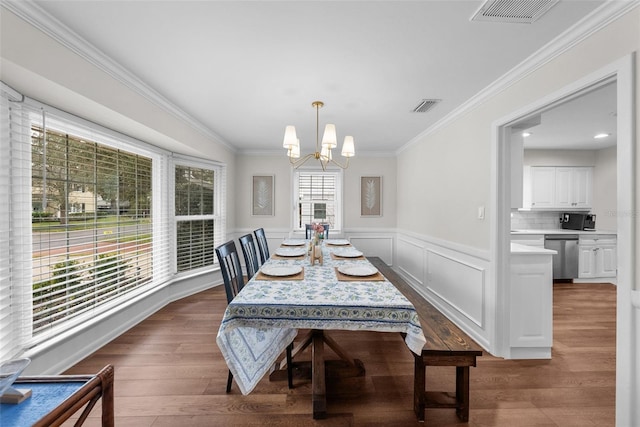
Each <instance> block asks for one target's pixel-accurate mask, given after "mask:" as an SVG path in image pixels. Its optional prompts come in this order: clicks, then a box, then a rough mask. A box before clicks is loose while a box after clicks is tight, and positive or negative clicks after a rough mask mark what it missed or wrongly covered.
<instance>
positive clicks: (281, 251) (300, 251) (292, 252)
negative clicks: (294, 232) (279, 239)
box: [276, 247, 307, 256]
mask: <svg viewBox="0 0 640 427" xmlns="http://www.w3.org/2000/svg"><path fill="white" fill-rule="evenodd" d="M306 253H307V250H306V249H305V248H298V247H293V248H278V249H276V255H280V256H300V255H304V254H306Z"/></svg>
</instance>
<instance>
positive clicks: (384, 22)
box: [36, 0, 604, 155]
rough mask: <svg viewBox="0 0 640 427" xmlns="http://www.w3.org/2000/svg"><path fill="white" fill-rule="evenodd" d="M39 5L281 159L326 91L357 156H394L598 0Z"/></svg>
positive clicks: (312, 128)
mask: <svg viewBox="0 0 640 427" xmlns="http://www.w3.org/2000/svg"><path fill="white" fill-rule="evenodd" d="M36 3H37V4H38V5H39V6H40V7H42V8H43V9H44V10H45V11H46V12H48V13H49V14H51V15H52V16H54V17H55V18H57V19H58V20H59V21H61V22H62V23H63V24H64V25H66V26H67V27H69V28H70V29H71V30H73V31H74V32H76V33H77V34H78V35H80V36H81V37H82V38H83V39H85V40H86V41H87V42H89V43H90V44H91V45H93V46H94V47H95V48H97V49H98V50H100V51H102V52H103V53H104V54H106V55H107V56H108V57H110V58H111V59H112V60H114V61H115V62H117V63H118V64H120V65H121V66H122V67H124V68H125V69H127V70H128V71H130V72H131V73H133V74H134V75H135V76H137V77H138V78H139V79H141V80H142V81H144V82H145V83H146V84H147V85H148V86H149V87H151V88H152V89H154V90H155V91H157V92H158V93H159V94H161V95H162V96H164V97H165V98H166V99H168V100H169V101H170V102H171V103H172V104H174V105H175V106H177V107H178V108H179V109H181V110H183V111H184V112H186V113H187V114H188V115H189V116H191V117H192V118H193V119H195V120H196V121H198V122H200V123H201V124H203V125H204V126H205V127H206V128H208V129H209V130H210V131H211V132H212V133H214V134H216V135H218V136H219V137H220V138H221V139H222V140H223V141H224V142H226V143H227V144H229V145H232V146H234V147H236V148H237V149H238V150H239V151H241V152H265V151H270V150H282V151H283V154H284V149H282V148H281V147H282V139H283V135H284V129H285V126H286V125H295V126H296V129H297V133H298V137H299V138H300V141H301V151H302V153H303V154H304V153H306V152H309V151H312V149H313V146H314V145H315V140H316V116H315V110H314V109H313V108H312V106H311V103H312V102H313V101H315V100H321V101H323V102H324V103H325V106H324V108H322V109H321V110H320V126H321V127H322V126H323V125H324V124H325V123H335V125H336V128H337V133H338V139H339V144H340V145H341V141H342V138H343V137H344V136H345V135H352V136H353V137H354V138H355V143H356V155H357V153H365V152H366V153H372V154H374V153H388V152H395V151H396V150H398V149H399V148H401V147H402V146H404V145H405V144H407V143H408V142H411V141H412V140H413V139H414V138H416V137H417V136H418V135H420V134H421V133H423V132H425V131H426V130H427V129H429V128H430V127H431V126H433V125H434V124H436V123H437V122H438V121H439V120H441V119H443V118H444V117H445V116H446V115H447V114H449V113H450V112H452V111H454V110H455V109H456V108H458V107H459V106H460V105H462V104H463V103H465V102H466V101H468V100H469V99H470V98H472V97H473V96H474V95H476V94H478V93H479V92H480V91H481V90H482V89H484V88H485V87H487V86H489V85H490V84H491V83H492V82H494V81H496V80H497V79H499V78H500V77H501V76H503V75H504V74H505V73H507V72H508V71H509V70H511V69H513V68H514V67H516V66H517V65H518V64H520V63H521V62H523V61H524V60H525V59H527V58H528V57H529V56H531V55H532V54H533V53H535V52H536V51H538V50H539V49H540V48H541V47H543V46H544V45H546V44H547V43H549V42H550V41H552V40H553V39H554V38H556V37H557V36H558V35H559V34H561V33H563V32H564V31H565V30H567V29H569V28H570V27H571V26H572V25H573V24H575V23H576V22H578V21H580V20H581V19H582V18H584V17H585V16H587V15H588V14H589V13H591V12H592V11H594V10H595V9H597V8H598V7H599V6H600V5H602V4H603V3H604V1H603V0H598V1H587V0H581V1H567V0H563V1H560V2H559V3H557V4H556V5H555V6H553V7H552V8H551V9H550V10H549V11H548V12H547V13H546V14H545V15H543V16H542V17H541V18H540V19H538V20H537V21H535V22H534V23H532V24H520V23H499V22H477V21H470V18H471V17H472V16H473V15H474V13H475V12H476V11H477V10H478V9H479V8H480V7H481V6H482V4H483V2H482V1H450V0H449V1H400V0H395V1H253V2H251V1H37V2H36ZM423 99H440V100H442V101H441V102H439V103H438V104H436V105H435V107H433V108H432V109H431V110H429V111H428V112H426V113H414V112H412V110H413V109H414V108H415V107H416V106H417V105H418V104H419V103H420V102H421V101H422V100H423ZM579 116H580V117H585V118H586V116H587V115H579ZM545 121H546V120H545ZM556 129H558V128H556ZM535 134H536V135H540V134H541V133H540V132H538V131H536V133H535Z"/></svg>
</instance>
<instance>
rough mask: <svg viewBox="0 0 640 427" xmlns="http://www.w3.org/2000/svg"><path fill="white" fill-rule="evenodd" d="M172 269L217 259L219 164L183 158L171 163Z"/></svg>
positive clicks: (222, 182)
mask: <svg viewBox="0 0 640 427" xmlns="http://www.w3.org/2000/svg"><path fill="white" fill-rule="evenodd" d="M173 184H174V205H175V219H176V270H177V272H178V273H181V272H185V271H191V270H196V269H199V268H203V267H209V266H212V265H214V264H215V263H216V262H217V259H216V257H215V247H216V246H217V245H219V244H221V243H222V242H223V241H224V240H223V239H224V236H225V231H224V227H225V226H224V222H223V221H222V218H223V217H224V215H221V213H222V212H224V192H223V189H224V188H225V185H226V182H225V174H224V168H223V167H221V166H219V165H213V164H206V163H204V164H203V163H201V162H198V163H194V162H185V161H184V160H180V159H176V162H175V165H174V181H173Z"/></svg>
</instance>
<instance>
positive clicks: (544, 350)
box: [505, 244, 553, 359]
mask: <svg viewBox="0 0 640 427" xmlns="http://www.w3.org/2000/svg"><path fill="white" fill-rule="evenodd" d="M526 248H529V250H527V249H526ZM552 255H553V251H549V250H546V249H544V248H536V247H532V246H522V245H517V244H511V283H510V288H509V294H510V295H509V305H510V310H509V350H508V353H507V354H506V355H505V357H506V358H507V359H550V358H551V346H552V344H553V273H552V271H553V268H552Z"/></svg>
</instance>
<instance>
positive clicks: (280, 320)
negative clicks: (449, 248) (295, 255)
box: [216, 245, 426, 394]
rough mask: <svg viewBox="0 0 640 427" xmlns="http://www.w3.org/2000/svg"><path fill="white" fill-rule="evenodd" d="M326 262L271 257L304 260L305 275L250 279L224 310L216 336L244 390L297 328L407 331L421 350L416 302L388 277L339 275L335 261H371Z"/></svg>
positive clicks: (289, 262)
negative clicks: (343, 277) (360, 278)
mask: <svg viewBox="0 0 640 427" xmlns="http://www.w3.org/2000/svg"><path fill="white" fill-rule="evenodd" d="M338 250H339V248H338V247H333V246H328V245H324V246H323V253H324V265H323V266H319V265H318V264H316V265H315V266H311V265H310V263H309V260H308V259H305V260H286V259H285V260H281V259H278V260H275V259H273V258H272V259H270V260H268V261H267V263H265V265H271V266H272V265H301V266H303V267H304V280H268V281H267V280H255V279H252V280H250V281H249V282H248V283H247V284H246V285H245V287H244V289H242V291H241V292H240V293H239V294H238V295H237V296H236V298H234V300H233V301H232V302H231V303H230V304H229V305H228V307H227V309H226V310H225V313H224V317H223V319H222V323H221V325H220V329H219V330H218V336H217V338H216V342H217V344H218V347H219V348H220V350H221V352H222V355H223V356H224V359H225V361H226V362H227V365H228V366H229V369H230V370H231V372H232V373H233V376H234V379H235V380H236V383H237V384H238V386H239V388H240V391H241V392H242V393H243V394H248V393H250V392H251V391H252V390H253V389H254V387H255V386H256V384H257V383H258V382H259V381H260V379H261V378H262V377H263V376H264V375H265V374H266V373H267V372H268V371H269V370H270V369H271V368H272V366H273V365H274V363H275V361H276V360H277V359H278V356H279V355H280V354H281V353H282V352H283V351H284V349H285V348H286V347H287V345H289V343H291V342H292V341H293V339H294V338H295V337H296V335H297V332H298V331H297V329H298V328H300V329H323V330H328V329H342V330H352V331H380V332H404V333H405V334H406V338H405V342H406V344H407V346H408V347H409V349H411V351H413V352H414V353H416V354H420V353H421V352H422V347H423V346H424V344H425V343H426V340H425V337H424V334H423V333H422V328H421V327H420V320H419V319H418V314H417V313H416V310H415V308H414V307H413V305H412V304H411V303H410V302H409V301H408V300H407V299H406V298H405V297H404V295H402V293H400V291H398V289H396V287H395V286H394V285H393V284H392V283H390V282H389V281H387V280H384V281H375V282H367V281H344V282H343V281H338V278H337V276H336V273H335V267H339V266H341V265H345V264H348V265H359V264H360V265H368V266H370V265H371V264H370V263H369V261H367V260H349V259H345V260H334V259H332V258H331V256H330V253H331V252H333V251H338Z"/></svg>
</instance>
